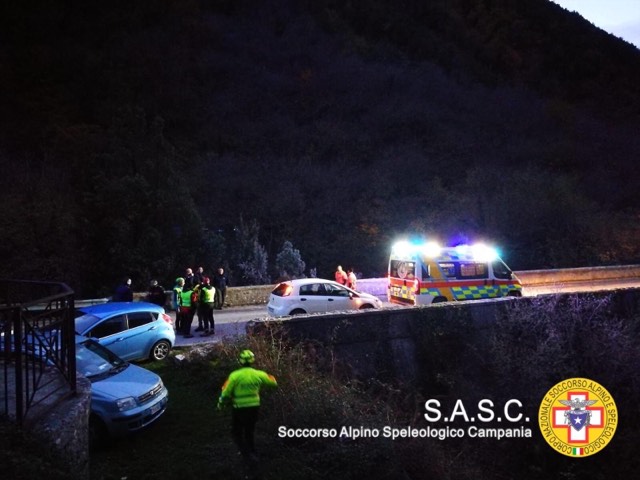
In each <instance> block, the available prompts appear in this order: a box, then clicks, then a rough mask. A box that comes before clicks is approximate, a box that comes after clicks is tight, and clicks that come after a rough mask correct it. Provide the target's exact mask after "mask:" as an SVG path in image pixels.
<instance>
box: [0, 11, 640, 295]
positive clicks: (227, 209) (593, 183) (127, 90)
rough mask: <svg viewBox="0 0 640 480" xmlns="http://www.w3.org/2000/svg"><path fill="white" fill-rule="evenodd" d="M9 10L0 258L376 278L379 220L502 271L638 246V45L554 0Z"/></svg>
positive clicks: (635, 257)
mask: <svg viewBox="0 0 640 480" xmlns="http://www.w3.org/2000/svg"><path fill="white" fill-rule="evenodd" d="M15 3H16V4H15V5H3V6H1V7H0V40H1V41H0V105H2V108H1V109H0V162H1V165H2V176H1V178H0V192H1V193H0V198H1V200H2V203H1V205H2V209H1V210H0V258H1V259H2V262H0V276H4V277H12V278H45V279H57V280H63V281H66V282H68V283H69V284H70V285H71V286H72V287H73V288H75V289H76V291H78V292H79V293H80V294H81V295H94V294H108V293H110V292H111V290H112V288H113V286H114V285H115V284H116V283H117V282H118V280H119V279H120V278H121V277H122V276H123V275H130V276H132V278H133V279H134V286H137V287H138V289H143V288H144V287H145V286H146V284H147V282H148V280H149V279H151V278H158V279H160V280H161V281H162V283H163V284H164V285H165V286H166V287H169V286H170V285H171V281H172V279H173V278H175V276H177V275H178V274H181V273H182V272H183V271H184V268H185V267H186V266H196V265H203V266H204V267H205V269H206V270H208V271H209V272H211V271H212V269H213V268H214V267H216V266H217V265H219V264H223V265H225V266H226V267H227V269H228V271H229V272H230V273H231V275H232V279H233V282H234V284H236V285H237V284H242V283H252V282H254V281H256V279H261V281H270V280H274V279H275V278H277V277H279V276H280V275H281V274H282V273H283V272H282V271H281V270H282V268H281V266H278V265H276V262H275V260H276V257H277V254H278V253H279V252H280V250H281V249H282V248H283V245H284V243H285V241H290V242H291V243H292V244H293V247H294V248H295V249H298V250H299V251H300V254H301V256H302V258H303V260H304V261H305V263H306V265H307V267H308V269H311V268H316V269H317V273H318V275H319V276H325V277H326V276H329V275H330V274H331V273H332V271H333V269H334V267H335V265H336V264H337V263H341V264H343V265H353V266H354V267H355V268H356V270H358V271H360V272H362V273H363V274H364V275H367V276H369V275H381V274H383V273H384V271H385V269H386V265H385V263H386V257H387V255H388V249H389V245H390V243H391V242H392V241H393V239H395V238H397V237H398V236H401V235H410V234H413V235H420V234H423V235H427V236H429V237H435V238H438V239H439V240H441V241H442V242H443V243H446V242H452V241H460V240H468V241H475V240H477V239H482V240H484V241H486V242H489V243H492V244H496V245H498V246H499V247H500V249H501V251H502V253H503V257H504V258H505V260H506V261H507V263H509V265H510V266H511V267H512V268H514V269H531V268H555V267H569V266H589V265H603V264H614V263H632V262H638V261H640V226H639V225H640V222H639V220H640V196H639V195H638V194H637V185H638V184H640V171H639V170H638V166H637V164H638V163H637V162H638V159H639V154H640V135H638V131H639V127H640V81H639V80H640V51H639V50H638V49H636V48H635V47H633V46H631V45H630V44H627V43H625V42H624V41H622V40H619V39H616V38H615V37H612V36H610V35H608V34H606V33H604V32H603V31H601V30H598V29H597V28H595V27H594V26H592V25H591V24H589V23H588V22H586V21H585V20H583V19H582V18H581V17H579V16H578V15H577V14H574V13H569V12H566V11H564V10H563V9H561V8H560V7H558V6H557V5H555V4H553V3H551V2H548V1H546V0H528V1H517V0H502V1H493V0H453V1H445V0H433V1H430V2H421V1H417V0H416V1H393V0H366V1H365V0H362V1H360V0H351V1H349V2H340V1H335V0H209V1H206V0H139V1H136V2H129V1H124V0H116V1H111V2H96V1H91V0H90V1H84V2H79V1H78V2H67V1H63V0H25V1H24V2H15Z"/></svg>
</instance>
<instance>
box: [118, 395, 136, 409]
mask: <svg viewBox="0 0 640 480" xmlns="http://www.w3.org/2000/svg"><path fill="white" fill-rule="evenodd" d="M116 406H117V407H118V410H120V411H121V412H124V411H125V410H131V409H132V408H135V407H136V399H135V398H133V397H125V398H120V399H118V400H116Z"/></svg>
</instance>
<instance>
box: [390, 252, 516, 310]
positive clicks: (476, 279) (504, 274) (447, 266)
mask: <svg viewBox="0 0 640 480" xmlns="http://www.w3.org/2000/svg"><path fill="white" fill-rule="evenodd" d="M388 278H389V280H388V282H389V283H388V287H387V288H388V290H387V297H388V300H389V302H392V303H398V304H403V305H429V304H431V303H439V302H448V301H455V300H458V301H459V300H478V299H483V298H498V297H520V296H522V284H521V283H520V280H519V279H518V277H516V276H515V275H514V273H513V272H512V271H511V269H509V267H507V265H505V263H504V262H503V261H502V260H501V259H500V258H499V257H498V254H497V252H496V251H495V249H493V248H491V247H487V246H485V245H482V244H477V245H458V246H455V247H441V246H439V245H438V244H436V243H434V242H425V243H412V242H406V241H402V242H398V243H396V244H395V245H393V247H392V249H391V256H390V258H389V277H388Z"/></svg>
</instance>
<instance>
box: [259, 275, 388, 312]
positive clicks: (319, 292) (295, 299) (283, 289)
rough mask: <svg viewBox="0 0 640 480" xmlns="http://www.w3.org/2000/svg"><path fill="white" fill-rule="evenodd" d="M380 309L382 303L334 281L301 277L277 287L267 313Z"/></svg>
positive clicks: (371, 296) (271, 297)
mask: <svg viewBox="0 0 640 480" xmlns="http://www.w3.org/2000/svg"><path fill="white" fill-rule="evenodd" d="M380 307H382V301H381V300H380V299H379V298H378V297H374V296H373V295H370V294H368V293H361V292H356V291H355V290H351V289H350V288H347V287H345V286H344V285H340V284H339V283H337V282H334V281H331V280H323V279H321V278H302V279H299V280H289V281H287V282H282V283H279V284H278V285H276V288H274V289H273V291H272V292H271V295H270V296H269V303H268V304H267V311H268V313H269V315H271V316H273V317H281V316H285V315H301V314H305V313H324V312H333V311H338V310H362V309H366V308H380Z"/></svg>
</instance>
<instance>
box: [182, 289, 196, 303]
mask: <svg viewBox="0 0 640 480" xmlns="http://www.w3.org/2000/svg"><path fill="white" fill-rule="evenodd" d="M192 293H193V290H183V291H182V292H180V306H181V307H190V306H191V294H192Z"/></svg>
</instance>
